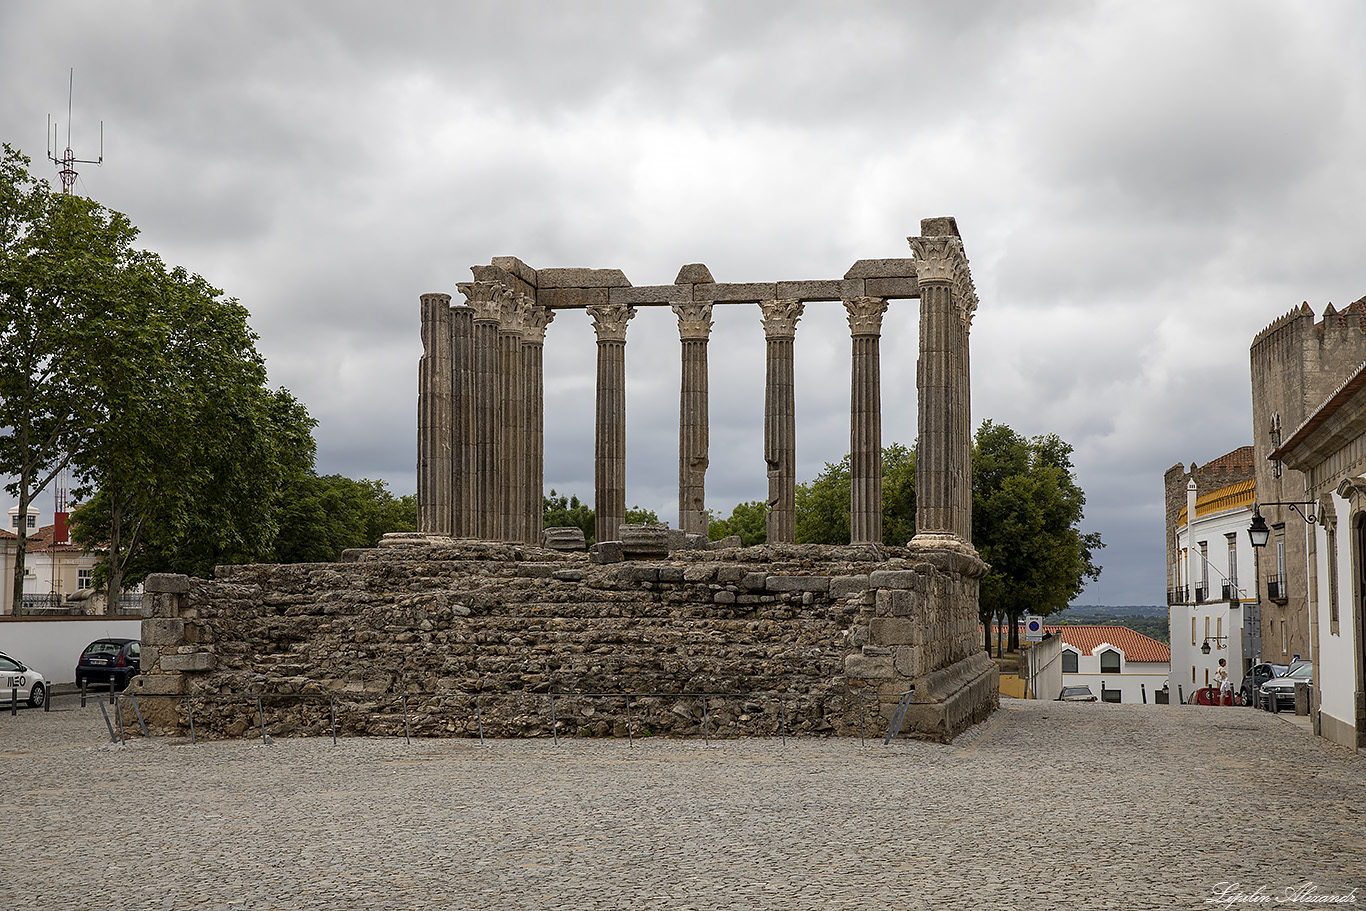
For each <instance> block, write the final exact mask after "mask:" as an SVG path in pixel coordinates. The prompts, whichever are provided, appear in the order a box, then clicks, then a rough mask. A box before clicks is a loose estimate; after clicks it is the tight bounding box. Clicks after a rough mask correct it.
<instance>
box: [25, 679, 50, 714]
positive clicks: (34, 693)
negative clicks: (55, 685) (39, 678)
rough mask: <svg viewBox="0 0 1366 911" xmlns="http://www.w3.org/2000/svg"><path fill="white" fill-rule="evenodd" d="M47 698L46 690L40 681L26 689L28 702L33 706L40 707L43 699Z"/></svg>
mask: <svg viewBox="0 0 1366 911" xmlns="http://www.w3.org/2000/svg"><path fill="white" fill-rule="evenodd" d="M46 698H47V690H45V689H43V685H42V684H41V683H35V684H33V689H31V690H29V691H28V704H29V705H30V706H32V707H33V708H35V709H36V708H41V707H42V705H43V700H44V699H46Z"/></svg>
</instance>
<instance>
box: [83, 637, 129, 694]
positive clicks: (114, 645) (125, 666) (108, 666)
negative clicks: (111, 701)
mask: <svg viewBox="0 0 1366 911" xmlns="http://www.w3.org/2000/svg"><path fill="white" fill-rule="evenodd" d="M141 661H142V643H141V642H139V641H138V640H136V639H96V640H95V641H94V642H92V643H90V644H89V645H87V646H86V647H85V651H83V652H81V658H80V660H79V661H77V662H76V686H78V687H79V686H82V685H84V684H87V683H107V684H109V686H110V687H112V688H113V689H116V690H121V689H123V688H124V687H126V686H127V685H128V681H129V680H132V679H133V678H134V677H135V676H137V673H138V671H139V670H141V669H142V664H141Z"/></svg>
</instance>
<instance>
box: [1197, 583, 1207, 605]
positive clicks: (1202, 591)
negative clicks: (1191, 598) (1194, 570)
mask: <svg viewBox="0 0 1366 911" xmlns="http://www.w3.org/2000/svg"><path fill="white" fill-rule="evenodd" d="M1208 594H1209V587H1208V586H1205V585H1197V586H1195V603H1196V604H1204V603H1205V601H1206V600H1208V599H1207V598H1206V597H1205V596H1206V595H1208Z"/></svg>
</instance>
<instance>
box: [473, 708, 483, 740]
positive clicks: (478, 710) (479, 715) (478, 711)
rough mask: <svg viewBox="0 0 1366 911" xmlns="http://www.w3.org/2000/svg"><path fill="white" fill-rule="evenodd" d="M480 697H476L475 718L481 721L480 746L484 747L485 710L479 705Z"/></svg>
mask: <svg viewBox="0 0 1366 911" xmlns="http://www.w3.org/2000/svg"><path fill="white" fill-rule="evenodd" d="M479 700H480V697H479V696H475V697H474V716H475V717H476V718H478V719H479V745H480V746H483V745H484V710H483V709H482V708H481V707H480V704H479Z"/></svg>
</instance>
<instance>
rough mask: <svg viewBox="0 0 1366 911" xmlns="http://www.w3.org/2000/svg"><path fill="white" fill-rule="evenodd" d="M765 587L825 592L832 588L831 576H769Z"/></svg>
mask: <svg viewBox="0 0 1366 911" xmlns="http://www.w3.org/2000/svg"><path fill="white" fill-rule="evenodd" d="M764 588H766V589H767V590H768V591H771V592H824V591H829V590H830V577H829V576H769V577H768V581H767V582H766V583H765V585H764Z"/></svg>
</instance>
